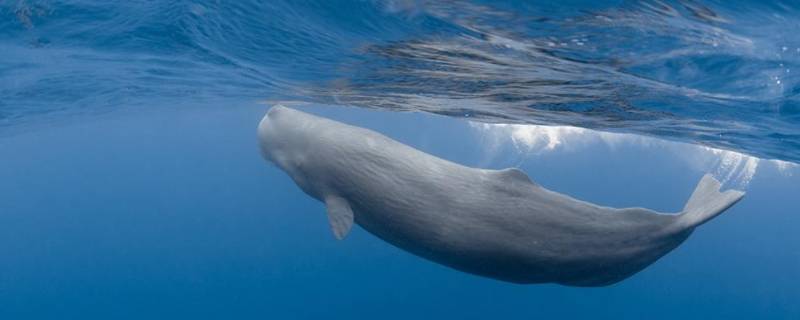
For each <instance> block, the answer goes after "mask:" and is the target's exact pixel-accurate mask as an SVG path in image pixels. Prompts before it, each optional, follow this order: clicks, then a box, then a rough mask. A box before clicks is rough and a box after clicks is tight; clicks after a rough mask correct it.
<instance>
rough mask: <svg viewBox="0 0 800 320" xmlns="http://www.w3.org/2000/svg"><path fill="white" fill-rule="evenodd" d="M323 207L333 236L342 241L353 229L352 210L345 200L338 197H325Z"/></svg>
mask: <svg viewBox="0 0 800 320" xmlns="http://www.w3.org/2000/svg"><path fill="white" fill-rule="evenodd" d="M325 207H326V209H327V211H328V223H330V225H331V230H332V231H333V236H334V237H336V239H338V240H342V239H344V237H345V236H347V233H349V232H350V229H351V228H353V209H351V208H350V204H349V203H347V200H345V199H344V198H342V197H338V196H328V197H325Z"/></svg>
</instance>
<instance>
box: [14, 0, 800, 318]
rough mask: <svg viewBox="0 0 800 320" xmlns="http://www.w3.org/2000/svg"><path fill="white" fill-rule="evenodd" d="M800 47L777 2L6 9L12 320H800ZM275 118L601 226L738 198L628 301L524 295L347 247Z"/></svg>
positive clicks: (628, 293) (532, 291)
mask: <svg viewBox="0 0 800 320" xmlns="http://www.w3.org/2000/svg"><path fill="white" fill-rule="evenodd" d="M798 28H800V6H798V4H797V3H796V2H788V1H787V2H783V3H781V2H770V3H760V2H757V1H713V2H702V3H701V2H696V1H674V2H660V1H646V2H633V1H606V2H597V1H566V2H562V1H559V2H552V3H534V2H529V1H505V2H499V1H498V2H492V1H422V0H419V1H413V0H408V1H403V0H396V1H390V0H386V1H128V2H109V1H47V0H42V1H25V0H13V1H12V0H9V1H2V0H0V319H65V318H66V319H72V318H80V319H95V318H96V319H107V318H113V319H142V318H154V319H164V318H169V319H173V318H197V319H220V318H233V319H264V318H266V319H296V318H308V319H317V318H322V317H325V318H336V319H338V318H341V319H353V318H382V319H383V318H389V319H408V318H422V319H426V318H445V319H450V318H463V319H486V318H510V319H530V318H590V317H591V318H620V319H642V318H648V319H651V318H653V319H676V318H684V319H701V318H702V319H709V318H741V319H753V318H762V319H797V318H800V303H798V297H800V233H798V232H797V230H798V226H800V216H798V215H797V212H800V202H798V201H797V195H798V193H800V178H798V177H800V168H798V167H797V164H796V163H797V162H798V161H800V95H798V93H800V78H799V77H798V73H800V68H798V64H800V35H798V33H797V32H796V31H795V30H798ZM279 101H280V102H282V103H285V104H287V105H292V106H297V107H299V108H302V109H304V110H307V111H309V112H312V113H317V114H321V115H324V116H328V117H331V118H334V119H338V120H341V121H345V122H348V123H352V124H356V125H360V126H365V127H368V128H372V129H374V130H377V131H380V132H383V133H385V134H387V135H389V136H390V137H392V138H395V139H397V140H400V141H402V142H405V143H407V144H410V145H412V146H414V147H416V148H419V149H421V150H423V151H426V152H429V153H431V154H434V155H437V156H440V157H443V158H446V159H449V160H452V161H455V162H459V163H462V164H466V165H470V166H476V167H488V168H504V167H511V166H516V167H520V168H521V169H522V170H524V171H525V172H526V173H528V174H529V175H530V176H531V178H532V179H533V180H535V181H537V182H538V183H539V184H541V185H543V186H545V187H547V188H550V189H553V190H556V191H559V192H563V193H566V194H569V195H572V196H574V197H577V198H580V199H584V200H588V201H592V202H595V203H599V204H603V205H609V206H645V207H649V208H653V209H656V210H660V211H678V210H680V208H682V207H683V204H684V203H685V201H686V199H687V198H688V196H689V194H690V193H691V190H692V188H693V187H694V185H695V184H696V182H697V180H698V179H699V178H700V177H701V176H702V175H703V174H704V173H706V172H710V173H712V174H714V175H715V176H716V177H717V178H719V179H720V180H722V181H723V182H724V183H725V186H726V187H731V188H738V189H743V190H745V191H747V193H748V194H747V196H746V198H745V200H743V201H742V202H741V203H739V204H737V205H736V206H735V207H733V208H732V209H730V210H729V211H727V212H726V213H724V214H723V215H721V216H720V217H718V218H716V219H714V220H713V221H712V222H710V223H708V224H706V225H704V226H703V227H701V228H699V229H698V230H697V232H696V233H695V234H694V235H693V236H692V237H691V238H690V239H689V240H688V241H687V242H686V243H684V244H683V245H682V246H681V247H679V248H678V249H676V250H675V251H674V252H672V253H670V254H669V255H667V256H666V257H664V258H662V259H661V260H659V261H658V262H656V263H655V264H654V265H653V266H651V267H649V268H647V269H646V270H644V271H643V272H641V273H639V274H637V275H635V276H634V277H632V278H630V279H628V280H625V281H623V282H621V283H619V284H616V285H613V286H610V287H605V288H593V289H586V288H569V287H562V286H557V285H532V286H520V285H512V284H507V283H502V282H498V281H495V280H490V279H484V278H480V277H476V276H472V275H467V274H463V273H460V272H457V271H453V270H451V269H448V268H446V267H442V266H439V265H436V264H434V263H431V262H428V261H425V260H423V259H420V258H417V257H415V256H413V255H411V254H408V253H406V252H404V251H401V250H399V249H397V248H395V247H393V246H391V245H389V244H386V243H384V242H382V241H380V240H379V239H377V238H375V237H374V236H372V235H370V234H368V233H367V232H365V231H364V230H362V229H359V228H358V227H356V228H354V230H353V232H352V233H351V234H350V236H348V238H346V239H345V240H343V241H336V240H334V238H333V236H332V235H331V232H330V230H329V228H328V225H327V220H326V218H325V216H324V208H323V206H322V204H320V203H318V202H316V201H315V200H313V199H311V198H310V197H308V196H306V195H305V194H303V192H302V191H300V190H299V188H297V187H296V186H295V185H294V183H293V182H292V181H291V180H290V179H289V177H288V176H286V175H285V174H284V173H283V172H282V171H280V170H279V169H277V168H275V167H273V166H271V165H269V164H267V163H266V162H265V161H264V160H263V159H261V157H260V155H259V152H258V147H257V141H256V136H255V128H256V126H257V124H258V121H259V120H260V119H261V117H262V116H263V115H264V113H265V111H266V110H267V108H268V107H269V105H271V104H273V103H277V102H279ZM354 107H355V108H354ZM367 109H370V110H367ZM396 111H422V112H396ZM437 114H438V115H437ZM495 123H499V124H495ZM509 124H514V125H509ZM523 124H524V125H523ZM542 125H546V126H542Z"/></svg>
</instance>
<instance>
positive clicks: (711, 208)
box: [678, 174, 744, 228]
mask: <svg viewBox="0 0 800 320" xmlns="http://www.w3.org/2000/svg"><path fill="white" fill-rule="evenodd" d="M719 189H720V182H719V181H717V179H714V177H712V176H711V175H710V174H706V175H704V176H703V178H702V179H700V182H698V183H697V187H696V188H695V189H694V192H693V193H692V196H691V197H690V198H689V201H688V202H686V206H684V207H683V212H682V213H681V215H680V216H679V218H678V222H679V223H680V225H681V226H682V227H683V228H694V227H697V226H699V225H701V224H703V223H705V222H706V221H708V220H711V219H713V218H714V217H716V216H717V215H719V214H720V213H722V212H723V211H725V210H727V209H728V208H730V207H731V206H733V205H734V204H736V202H738V201H739V200H741V199H742V197H744V192H742V191H738V190H727V191H725V192H720V191H719Z"/></svg>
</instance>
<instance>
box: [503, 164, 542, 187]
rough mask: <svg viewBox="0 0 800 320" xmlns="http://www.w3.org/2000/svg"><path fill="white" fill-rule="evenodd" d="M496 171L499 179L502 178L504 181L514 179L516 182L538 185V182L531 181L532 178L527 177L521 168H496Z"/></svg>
mask: <svg viewBox="0 0 800 320" xmlns="http://www.w3.org/2000/svg"><path fill="white" fill-rule="evenodd" d="M496 172H497V174H498V175H500V177H501V179H503V180H504V181H514V182H518V183H525V184H530V185H533V186H538V184H536V183H535V182H533V180H531V178H530V177H528V175H527V174H525V172H522V170H520V169H517V168H506V169H503V170H497V171H496Z"/></svg>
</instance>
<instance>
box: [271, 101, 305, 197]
mask: <svg viewBox="0 0 800 320" xmlns="http://www.w3.org/2000/svg"><path fill="white" fill-rule="evenodd" d="M318 121H319V120H318V119H317V117H315V116H312V115H309V114H307V113H304V112H300V111H297V110H294V109H290V108H287V107H284V106H281V105H276V106H274V107H272V108H270V110H269V111H268V112H267V114H266V115H265V116H264V118H263V119H261V123H259V125H258V140H259V146H260V147H261V155H262V156H263V157H264V158H265V159H266V160H268V161H270V162H272V163H274V164H275V165H276V166H278V168H280V169H281V170H283V171H285V172H286V173H287V174H289V176H290V177H291V178H292V179H293V180H294V181H295V183H297V185H298V186H300V188H301V189H303V191H305V192H306V193H308V194H309V195H312V196H317V195H318V194H319V192H317V190H315V188H314V186H312V185H311V184H310V183H309V182H311V181H313V179H309V175H311V174H312V172H313V171H314V170H313V169H312V168H311V167H312V163H311V160H313V156H314V154H313V152H314V151H315V150H317V149H318V148H316V147H315V146H314V145H315V143H316V140H318V139H317V136H318V134H316V133H315V132H313V131H314V127H316V126H317V122H318Z"/></svg>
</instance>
